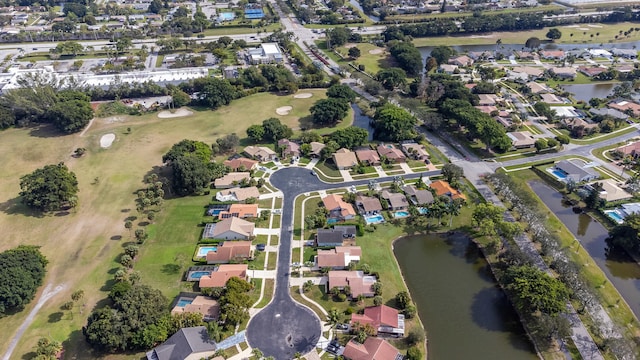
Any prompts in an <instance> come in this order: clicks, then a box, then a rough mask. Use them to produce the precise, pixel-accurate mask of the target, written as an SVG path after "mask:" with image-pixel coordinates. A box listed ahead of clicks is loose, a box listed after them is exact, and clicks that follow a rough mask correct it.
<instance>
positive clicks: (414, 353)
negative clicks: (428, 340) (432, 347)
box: [405, 346, 422, 360]
mask: <svg viewBox="0 0 640 360" xmlns="http://www.w3.org/2000/svg"><path fill="white" fill-rule="evenodd" d="M405 359H406V360H421V359H422V350H420V348H419V347H417V346H412V347H410V348H409V350H407V356H406V357H405Z"/></svg>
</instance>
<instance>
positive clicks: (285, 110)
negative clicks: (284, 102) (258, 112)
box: [276, 106, 293, 115]
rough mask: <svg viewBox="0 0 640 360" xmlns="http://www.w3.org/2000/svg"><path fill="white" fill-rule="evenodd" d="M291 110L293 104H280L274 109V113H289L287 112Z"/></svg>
mask: <svg viewBox="0 0 640 360" xmlns="http://www.w3.org/2000/svg"><path fill="white" fill-rule="evenodd" d="M291 110H293V106H281V107H279V108H277V109H276V114H278V115H289V112H291Z"/></svg>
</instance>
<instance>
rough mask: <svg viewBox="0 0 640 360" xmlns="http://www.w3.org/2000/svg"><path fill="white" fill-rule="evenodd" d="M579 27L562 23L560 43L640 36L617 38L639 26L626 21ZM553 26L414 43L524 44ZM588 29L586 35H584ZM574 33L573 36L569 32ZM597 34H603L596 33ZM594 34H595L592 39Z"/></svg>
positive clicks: (635, 37) (637, 35)
mask: <svg viewBox="0 0 640 360" xmlns="http://www.w3.org/2000/svg"><path fill="white" fill-rule="evenodd" d="M576 25H578V26H577V27H583V28H584V29H587V30H578V29H577V27H575V28H574V27H568V26H560V27H558V29H559V30H560V31H561V32H562V37H561V38H560V39H558V40H556V42H557V43H569V44H571V43H585V42H594V43H608V42H618V41H620V42H629V41H637V40H638V39H640V32H637V31H634V32H632V33H631V36H629V37H626V38H625V37H620V38H619V39H618V40H616V39H615V35H618V33H619V31H620V30H623V31H627V30H629V28H631V27H636V24H634V23H629V22H623V23H618V24H591V25H595V26H600V27H592V26H586V24H576ZM582 25H585V26H582ZM549 29H550V28H543V29H538V30H526V31H512V32H493V33H488V34H482V35H474V36H469V35H466V34H460V35H457V36H442V37H428V38H417V39H414V40H413V43H414V44H415V45H416V46H418V47H420V46H437V45H451V46H454V45H491V44H493V45H495V43H496V41H497V40H498V39H501V40H502V43H503V44H523V45H524V43H525V42H526V41H527V39H528V38H530V37H538V38H540V39H545V35H546V33H547V32H548V31H549ZM583 32H586V34H583ZM571 33H573V34H574V35H573V36H570V34H571ZM597 33H600V35H598V36H596V34H597ZM591 34H593V35H594V37H593V38H591Z"/></svg>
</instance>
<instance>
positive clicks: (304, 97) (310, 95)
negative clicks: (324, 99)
mask: <svg viewBox="0 0 640 360" xmlns="http://www.w3.org/2000/svg"><path fill="white" fill-rule="evenodd" d="M312 96H313V94H312V93H300V94H295V95H293V98H294V99H308V98H310V97H312Z"/></svg>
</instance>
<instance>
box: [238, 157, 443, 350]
mask: <svg viewBox="0 0 640 360" xmlns="http://www.w3.org/2000/svg"><path fill="white" fill-rule="evenodd" d="M421 174H422V175H424V176H433V175H438V174H440V171H439V170H437V171H430V172H423V173H415V174H410V175H405V176H404V178H405V179H411V178H417V177H420V175H421ZM375 180H376V181H378V182H385V181H391V180H393V176H389V177H385V178H377V179H375ZM270 182H271V184H272V185H273V186H275V187H276V188H278V189H279V190H281V191H282V193H283V194H284V197H283V203H282V227H281V229H280V250H279V252H278V264H277V271H276V285H275V294H274V297H273V301H272V302H271V303H270V304H269V305H268V306H267V307H266V308H264V309H263V310H262V311H260V312H259V313H258V314H257V315H256V316H254V317H253V318H251V320H250V322H249V324H248V326H247V340H248V341H249V345H251V347H252V348H258V349H260V350H261V351H262V352H263V353H264V354H265V356H273V357H275V358H276V359H277V360H290V359H293V358H294V354H295V353H297V352H299V353H301V354H306V353H308V352H309V351H311V350H313V348H314V347H315V346H316V344H317V343H318V340H319V339H320V334H321V332H322V327H321V323H320V321H321V319H318V317H317V316H316V314H315V313H313V312H312V311H311V310H309V309H307V308H306V307H303V306H302V305H300V304H298V303H296V302H295V301H294V300H293V299H292V298H291V295H290V293H289V276H290V272H291V269H290V264H291V241H292V239H293V215H294V214H293V202H294V200H295V198H296V196H298V195H300V194H303V193H305V192H311V191H318V190H329V189H337V188H344V187H350V186H353V185H365V184H368V183H369V179H367V180H358V181H351V182H343V183H335V184H329V183H325V182H322V181H320V180H319V179H318V178H317V177H315V176H314V175H312V174H311V171H310V170H308V169H304V168H284V169H281V170H278V171H276V172H275V173H273V174H272V175H271V178H270ZM322 321H324V319H322Z"/></svg>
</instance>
